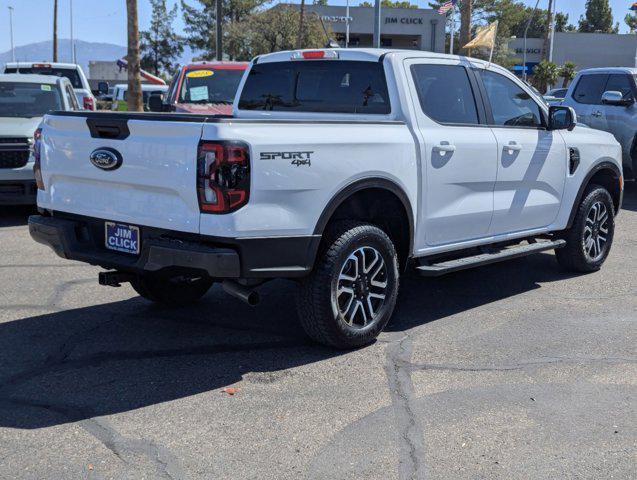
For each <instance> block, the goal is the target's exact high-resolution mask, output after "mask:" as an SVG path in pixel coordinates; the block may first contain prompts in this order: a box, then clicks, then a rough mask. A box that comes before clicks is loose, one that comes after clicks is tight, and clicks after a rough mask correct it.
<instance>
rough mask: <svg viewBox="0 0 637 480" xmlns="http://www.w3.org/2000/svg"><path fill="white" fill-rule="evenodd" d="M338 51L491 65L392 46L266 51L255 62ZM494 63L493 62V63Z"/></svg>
mask: <svg viewBox="0 0 637 480" xmlns="http://www.w3.org/2000/svg"><path fill="white" fill-rule="evenodd" d="M316 51H325V52H328V51H330V52H336V53H337V55H338V59H339V60H357V61H363V62H364V61H368V62H378V61H380V60H381V59H384V58H385V57H386V56H388V55H391V56H392V57H397V58H430V59H447V60H463V61H469V62H471V63H473V64H476V65H484V66H485V67H486V66H487V65H489V63H488V62H485V61H484V60H479V59H477V58H469V57H463V56H459V55H447V54H445V53H436V52H428V51H424V50H401V49H395V48H394V49H392V48H311V49H304V50H285V51H282V52H275V53H266V54H264V55H260V56H258V57H256V58H255V59H254V60H253V62H256V63H266V62H285V61H288V60H290V59H291V58H292V56H293V55H294V54H295V53H296V54H300V55H302V53H303V52H316ZM492 65H493V64H492Z"/></svg>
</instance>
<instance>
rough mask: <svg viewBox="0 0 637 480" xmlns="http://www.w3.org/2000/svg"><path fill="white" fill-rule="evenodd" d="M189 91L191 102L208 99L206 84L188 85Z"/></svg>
mask: <svg viewBox="0 0 637 480" xmlns="http://www.w3.org/2000/svg"><path fill="white" fill-rule="evenodd" d="M189 91H190V101H191V102H198V101H200V100H208V87H207V86H206V85H202V86H201V87H190V90H189Z"/></svg>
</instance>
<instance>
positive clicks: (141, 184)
mask: <svg viewBox="0 0 637 480" xmlns="http://www.w3.org/2000/svg"><path fill="white" fill-rule="evenodd" d="M87 117H88V118H87ZM104 117H106V118H104ZM127 117H128V115H122V118H121V119H113V116H111V115H106V114H93V115H90V114H89V115H88V116H87V115H86V114H81V115H77V116H75V115H70V116H69V115H64V116H50V117H46V120H45V126H44V129H43V137H42V138H43V146H42V157H41V158H42V160H41V162H42V174H43V178H44V183H45V187H46V190H45V191H44V192H40V194H39V196H38V202H39V204H40V206H41V207H44V208H48V209H51V210H55V211H62V212H69V213H75V214H79V215H85V216H88V217H96V218H102V219H105V220H115V221H120V222H125V223H131V224H133V225H146V226H153V227H158V228H166V229H171V230H178V231H183V232H198V231H199V204H198V200H197V194H196V184H197V183H196V175H197V173H196V172H197V165H196V157H197V146H198V143H199V139H200V138H201V130H202V122H200V121H184V120H186V119H185V118H184V119H182V121H177V120H176V119H173V117H170V116H167V117H166V119H165V120H143V119H141V118H143V117H142V116H137V117H134V116H133V118H131V119H129V120H127ZM99 150H108V151H109V152H111V153H112V154H113V155H114V156H115V157H116V158H118V159H119V165H118V166H116V167H115V168H109V169H104V168H99V167H98V166H96V163H97V164H99V163H100V162H99V159H98V160H96V159H95V155H96V154H98V153H100V152H98V151H99Z"/></svg>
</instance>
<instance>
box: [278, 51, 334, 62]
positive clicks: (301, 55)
mask: <svg viewBox="0 0 637 480" xmlns="http://www.w3.org/2000/svg"><path fill="white" fill-rule="evenodd" d="M290 58H291V59H292V60H336V59H338V52H337V51H335V50H301V51H296V52H292V55H291V56H290Z"/></svg>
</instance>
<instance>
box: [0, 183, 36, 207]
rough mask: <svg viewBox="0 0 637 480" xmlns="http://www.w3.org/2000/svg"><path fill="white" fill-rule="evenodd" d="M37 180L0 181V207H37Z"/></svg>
mask: <svg viewBox="0 0 637 480" xmlns="http://www.w3.org/2000/svg"><path fill="white" fill-rule="evenodd" d="M37 192H38V188H37V186H36V184H35V180H0V205H35V202H36V198H37Z"/></svg>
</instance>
